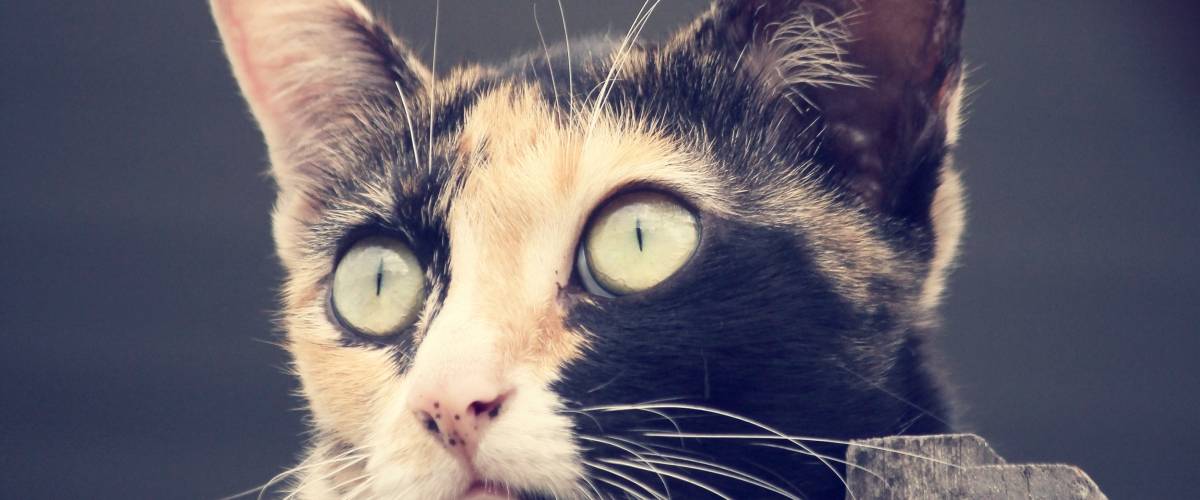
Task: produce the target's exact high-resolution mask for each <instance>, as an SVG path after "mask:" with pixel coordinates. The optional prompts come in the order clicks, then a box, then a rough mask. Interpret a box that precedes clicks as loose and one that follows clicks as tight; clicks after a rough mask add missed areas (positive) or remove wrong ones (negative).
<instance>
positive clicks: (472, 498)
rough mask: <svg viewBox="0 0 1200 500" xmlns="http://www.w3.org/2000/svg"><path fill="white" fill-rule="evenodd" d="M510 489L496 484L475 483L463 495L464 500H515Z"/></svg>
mask: <svg viewBox="0 0 1200 500" xmlns="http://www.w3.org/2000/svg"><path fill="white" fill-rule="evenodd" d="M515 499H516V497H514V496H512V495H511V494H510V492H509V488H507V487H505V485H503V484H499V483H494V482H490V481H489V482H486V483H485V482H483V481H475V482H473V483H471V485H470V486H469V487H468V488H467V491H466V493H463V497H462V500H515Z"/></svg>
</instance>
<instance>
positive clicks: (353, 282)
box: [333, 237, 425, 336]
mask: <svg viewBox="0 0 1200 500" xmlns="http://www.w3.org/2000/svg"><path fill="white" fill-rule="evenodd" d="M424 298H425V273H424V270H423V269H421V264H420V262H418V261H417V257H416V256H415V255H413V253H412V250H411V249H409V248H408V246H406V245H405V244H403V243H401V242H399V241H396V240H394V239H391V238H383V237H371V238H365V239H363V240H361V241H359V242H358V243H355V244H354V246H353V247H352V248H350V251H349V252H346V255H345V256H343V257H342V260H341V261H339V262H338V265H337V270H335V271H334V273H333V308H334V310H335V311H336V312H337V315H338V317H339V318H341V320H342V321H344V322H346V323H348V324H349V326H351V327H353V328H354V329H356V330H358V331H359V332H362V333H364V334H367V335H375V336H384V335H389V334H392V333H395V332H397V331H399V330H400V329H402V328H404V327H407V326H409V325H411V324H412V323H413V321H415V320H416V318H417V312H418V310H419V309H420V307H421V302H422V301H423V299H424Z"/></svg>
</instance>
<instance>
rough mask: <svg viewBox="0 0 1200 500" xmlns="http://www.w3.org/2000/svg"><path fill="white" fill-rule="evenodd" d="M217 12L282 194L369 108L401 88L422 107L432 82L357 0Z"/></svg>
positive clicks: (309, 173) (271, 3)
mask: <svg viewBox="0 0 1200 500" xmlns="http://www.w3.org/2000/svg"><path fill="white" fill-rule="evenodd" d="M212 11H213V17H214V18H215V19H216V23H217V28H218V29H219V31H220V33H221V40H222V42H223V43H224V45H225V52H226V54H227V55H228V57H229V61H230V63H231V65H232V66H233V73H234V75H235V76H236V78H237V81H238V84H239V85H240V86H241V89H242V94H243V95H244V96H245V97H246V101H247V102H248V103H249V104H250V110H251V111H252V112H253V113H254V117H255V118H256V119H257V121H258V123H259V126H260V127H261V128H262V132H263V135H264V136H265V138H266V142H267V147H268V149H269V151H270V156H271V169H272V173H273V174H274V177H275V180H276V182H278V184H279V186H280V189H281V191H289V189H291V188H293V187H297V186H303V185H304V184H305V183H307V182H311V181H313V178H312V177H313V176H314V175H319V172H316V171H314V170H318V169H320V168H325V167H322V166H321V165H319V163H321V162H320V159H319V158H318V159H316V160H315V161H314V158H313V156H314V155H316V154H319V152H320V151H322V150H323V149H324V148H323V147H324V146H326V145H327V143H328V142H330V141H332V140H336V138H338V136H339V133H340V132H344V131H346V130H350V129H352V128H354V127H355V123H354V122H355V120H356V119H358V117H361V116H364V113H362V111H363V110H364V109H366V108H367V107H373V108H376V109H377V108H379V107H389V106H397V105H398V103H397V100H398V99H397V97H398V94H400V93H406V94H407V95H408V104H409V105H414V102H415V101H417V100H419V99H422V98H423V97H424V89H425V88H427V87H428V82H429V80H430V73H429V71H428V70H426V69H425V68H424V66H422V65H421V64H420V62H418V61H417V60H416V58H415V57H414V56H413V55H412V54H411V53H410V52H408V51H407V50H406V49H405V48H404V47H403V46H402V45H401V44H400V43H399V42H398V41H397V39H396V38H395V37H394V36H393V35H392V34H391V33H390V31H389V30H388V29H387V27H386V26H384V25H382V24H380V23H377V22H376V21H375V20H374V19H373V18H372V16H371V14H370V12H368V11H367V9H366V8H365V7H364V6H363V5H362V4H361V3H359V2H358V1H357V0H287V1H283V0H212ZM397 86H399V87H400V89H399V90H397ZM414 109H415V108H414ZM358 127H359V128H361V125H359V126H358Z"/></svg>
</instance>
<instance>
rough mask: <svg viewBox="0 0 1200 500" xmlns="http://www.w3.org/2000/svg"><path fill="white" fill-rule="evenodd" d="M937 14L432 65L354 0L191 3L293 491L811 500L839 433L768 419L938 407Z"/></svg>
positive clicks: (914, 424)
mask: <svg viewBox="0 0 1200 500" xmlns="http://www.w3.org/2000/svg"><path fill="white" fill-rule="evenodd" d="M961 4H962V2H961V0H822V1H809V2H796V1H768V0H757V1H728V2H721V3H718V4H716V5H715V6H714V7H713V8H712V9H710V10H709V11H708V12H707V13H705V14H703V15H702V16H701V17H700V18H699V19H698V20H697V21H696V22H695V23H693V24H691V25H690V26H688V27H686V28H684V29H682V30H681V31H680V32H678V33H677V34H676V35H674V36H673V37H671V38H670V39H669V40H668V41H666V42H661V43H650V42H646V41H641V40H639V41H634V40H633V38H632V37H630V38H624V39H622V38H617V39H614V40H611V41H604V40H590V41H576V43H575V44H574V45H573V46H572V49H573V50H570V51H569V50H567V49H566V47H558V48H552V49H548V50H546V51H537V52H535V53H533V54H530V55H529V56H527V57H523V58H518V59H516V60H514V61H512V62H510V63H509V64H508V65H506V66H502V67H495V68H489V67H471V68H459V69H455V70H452V71H451V72H449V73H448V74H446V75H444V76H441V77H436V76H435V75H434V74H433V73H432V72H431V71H430V70H429V69H427V68H426V67H425V66H423V65H422V64H421V63H420V62H419V61H418V60H417V59H416V58H415V57H414V55H413V54H412V53H411V52H409V51H408V50H407V49H405V48H404V46H403V45H402V44H401V43H400V42H399V41H398V40H397V39H396V38H395V37H394V36H392V35H391V34H390V32H389V30H388V29H387V28H385V27H384V26H383V25H381V24H379V23H377V22H376V21H374V20H373V19H372V17H371V15H370V14H369V13H368V12H367V10H366V9H365V8H364V7H363V6H361V5H359V4H358V3H356V2H355V1H353V0H298V1H291V2H275V1H269V0H216V1H214V5H213V9H214V12H215V17H216V19H217V24H218V26H219V28H220V32H221V36H222V38H223V40H224V42H225V47H226V50H227V52H228V55H229V57H230V60H231V61H232V64H233V69H234V73H235V75H236V76H237V79H238V82H239V83H240V84H241V87H242V90H243V93H244V94H245V96H246V99H247V100H248V101H249V103H250V107H251V109H252V111H253V113H254V115H255V117H256V118H257V120H258V122H259V124H260V126H261V128H262V131H263V133H264V135H265V136H266V141H267V145H268V148H269V152H270V161H271V165H272V172H273V175H274V178H275V180H276V181H277V184H278V186H279V197H278V203H277V205H276V210H275V214H274V226H275V239H276V243H277V245H278V252H279V255H280V257H281V259H282V261H283V264H284V267H285V268H286V271H287V281H286V284H285V285H284V288H283V290H284V310H283V315H282V318H283V324H284V326H285V329H286V333H287V347H288V349H289V350H290V351H291V354H292V355H293V358H294V367H295V371H296V373H297V374H298V375H299V378H300V381H301V384H302V393H303V395H304V397H305V398H306V399H307V401H308V403H309V408H310V411H311V417H312V424H313V427H314V436H315V437H314V444H313V450H312V454H311V456H310V458H309V461H310V462H309V463H308V464H307V465H308V467H309V471H311V472H313V473H312V474H310V475H308V476H307V477H306V478H305V479H304V480H303V481H302V482H301V483H300V484H299V488H300V489H301V491H302V492H305V493H306V494H308V495H309V496H311V497H322V496H323V495H325V496H331V497H332V496H345V495H349V494H351V493H352V492H356V493H361V494H363V495H364V496H371V497H375V496H378V497H386V498H422V499H436V498H446V499H449V498H458V497H461V496H463V495H464V494H466V493H467V492H468V491H471V492H472V493H473V494H483V493H489V492H490V493H493V494H499V493H501V492H511V493H512V494H513V495H517V494H521V495H526V496H536V495H545V496H557V497H574V496H578V497H588V496H596V495H601V494H603V496H606V497H607V496H609V495H614V496H623V495H626V494H628V495H629V496H632V497H635V498H637V497H639V496H640V497H647V498H652V497H655V496H656V495H662V496H669V495H674V496H676V497H683V498H690V497H694V496H697V494H698V493H699V492H703V491H704V488H705V487H707V488H711V489H713V490H719V491H722V492H724V493H726V494H729V495H732V496H736V497H762V496H769V495H774V494H777V493H779V492H784V493H790V494H795V495H799V496H820V495H822V494H826V493H830V492H836V491H839V488H840V482H839V479H838V474H839V473H840V472H841V471H843V466H842V465H841V464H840V463H838V459H837V454H838V448H837V447H836V445H834V446H833V447H830V446H829V443H824V442H821V441H801V440H793V439H783V438H781V437H780V433H784V434H789V435H803V436H809V437H816V438H827V439H829V440H831V441H833V442H836V441H838V440H842V439H848V438H854V437H863V436H873V435H883V434H896V433H904V432H932V431H938V430H942V429H943V428H944V427H945V422H944V419H945V418H948V417H946V416H945V413H946V410H945V405H944V404H943V402H942V400H941V398H940V396H939V395H938V389H937V384H936V383H935V382H934V381H932V380H931V376H930V374H929V373H928V369H927V367H926V366H925V364H924V355H923V352H922V336H923V334H924V333H925V332H926V330H928V329H929V328H930V326H931V324H932V322H933V321H934V320H933V317H934V316H933V315H934V309H935V308H936V305H937V303H938V299H939V295H940V294H941V291H942V283H943V280H944V275H945V273H946V270H947V267H948V266H949V265H950V263H951V261H952V259H953V257H954V253H955V248H956V245H957V241H958V237H959V233H960V232H961V223H962V215H961V208H960V205H961V201H960V192H959V191H960V189H959V183H958V178H957V174H956V173H955V172H954V171H953V170H952V168H951V166H950V164H949V150H950V147H951V146H952V144H953V143H954V141H955V138H956V135H957V126H958V122H957V120H958V103H959V97H960V95H961V84H960V58H959V57H960V56H959V49H958V38H959V31H960V26H961V20H962V5H961ZM634 31H636V29H635V30H634ZM713 434H723V435H724V436H713ZM731 435H735V436H736V435H740V436H743V437H731ZM814 452H818V454H820V453H824V454H827V455H829V456H825V457H814V456H813V453H814ZM689 480H690V481H694V482H692V483H689ZM697 483H702V484H704V485H706V486H704V487H702V486H698V485H697ZM775 489H777V491H776V490H775Z"/></svg>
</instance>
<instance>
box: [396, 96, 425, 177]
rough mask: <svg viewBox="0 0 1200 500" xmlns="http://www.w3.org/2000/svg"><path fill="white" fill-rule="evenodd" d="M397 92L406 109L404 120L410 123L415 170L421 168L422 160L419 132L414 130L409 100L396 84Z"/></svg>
mask: <svg viewBox="0 0 1200 500" xmlns="http://www.w3.org/2000/svg"><path fill="white" fill-rule="evenodd" d="M396 92H399V93H400V106H401V107H403V109H404V120H405V121H407V122H408V140H409V141H410V142H411V143H412V154H413V168H420V165H421V158H420V156H419V155H418V153H417V132H416V131H415V130H413V123H412V115H411V114H409V113H408V100H407V99H405V98H404V89H402V88H400V82H396Z"/></svg>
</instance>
